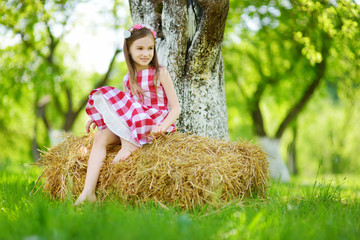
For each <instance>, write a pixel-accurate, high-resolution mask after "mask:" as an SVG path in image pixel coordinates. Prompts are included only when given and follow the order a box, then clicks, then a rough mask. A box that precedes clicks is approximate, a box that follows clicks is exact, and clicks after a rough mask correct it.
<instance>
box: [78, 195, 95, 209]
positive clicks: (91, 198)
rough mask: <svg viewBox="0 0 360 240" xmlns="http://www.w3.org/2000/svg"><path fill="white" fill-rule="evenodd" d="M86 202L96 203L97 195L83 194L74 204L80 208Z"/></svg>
mask: <svg viewBox="0 0 360 240" xmlns="http://www.w3.org/2000/svg"><path fill="white" fill-rule="evenodd" d="M84 202H91V203H96V195H95V193H93V194H87V193H81V194H80V196H79V197H78V199H77V200H76V202H75V203H74V205H75V206H79V205H81V204H82V203H84Z"/></svg>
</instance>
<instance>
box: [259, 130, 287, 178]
mask: <svg viewBox="0 0 360 240" xmlns="http://www.w3.org/2000/svg"><path fill="white" fill-rule="evenodd" d="M280 141H281V139H280V138H269V137H259V142H260V144H261V146H262V148H263V149H264V151H265V152H266V153H267V155H268V160H269V170H270V176H271V177H272V178H273V179H278V180H280V181H281V182H289V181H290V174H289V170H288V168H287V167H286V165H285V163H284V160H283V158H282V156H281V153H280Z"/></svg>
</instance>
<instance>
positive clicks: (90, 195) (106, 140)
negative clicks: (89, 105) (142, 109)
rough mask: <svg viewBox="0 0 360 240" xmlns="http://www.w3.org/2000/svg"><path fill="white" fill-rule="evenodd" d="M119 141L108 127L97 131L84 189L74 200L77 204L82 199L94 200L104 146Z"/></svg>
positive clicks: (103, 156)
mask: <svg viewBox="0 0 360 240" xmlns="http://www.w3.org/2000/svg"><path fill="white" fill-rule="evenodd" d="M118 142H120V138H119V137H118V136H116V135H115V134H114V133H112V132H111V131H110V130H109V129H104V130H101V131H98V132H97V133H96V134H95V137H94V143H93V146H92V149H91V153H90V158H89V162H88V167H87V172H86V179H85V185H84V189H83V190H82V192H81V194H80V196H79V197H78V199H77V200H76V202H75V205H79V204H81V203H82V202H84V201H89V202H96V195H95V187H96V183H97V181H98V178H99V174H100V169H101V166H102V165H103V162H104V159H105V157H106V147H107V146H108V145H109V144H114V143H118Z"/></svg>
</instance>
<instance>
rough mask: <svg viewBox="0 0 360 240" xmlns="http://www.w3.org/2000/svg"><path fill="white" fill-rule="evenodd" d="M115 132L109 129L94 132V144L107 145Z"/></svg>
mask: <svg viewBox="0 0 360 240" xmlns="http://www.w3.org/2000/svg"><path fill="white" fill-rule="evenodd" d="M114 138H115V134H113V133H112V132H111V131H110V130H109V129H104V130H100V131H98V132H96V133H95V136H94V144H96V145H102V146H105V147H106V146H107V145H109V144H111V143H113V142H114Z"/></svg>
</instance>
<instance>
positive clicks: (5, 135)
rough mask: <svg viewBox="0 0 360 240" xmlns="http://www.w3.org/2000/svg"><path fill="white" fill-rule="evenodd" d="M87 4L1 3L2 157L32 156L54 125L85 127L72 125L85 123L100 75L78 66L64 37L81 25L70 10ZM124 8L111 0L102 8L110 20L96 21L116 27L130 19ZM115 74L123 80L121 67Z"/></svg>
mask: <svg viewBox="0 0 360 240" xmlns="http://www.w3.org/2000/svg"><path fill="white" fill-rule="evenodd" d="M87 2H89V1H88V0H85V1H83V0H80V1H79V0H63V1H55V0H51V1H41V0H35V1H28V0H25V1H1V2H0V16H1V18H0V33H1V41H0V70H1V71H0V94H1V95H2V96H3V97H1V98H0V124H1V126H2V127H1V128H0V138H1V143H3V146H5V147H4V152H5V154H4V155H2V156H1V157H0V160H1V161H20V162H29V161H31V158H32V157H34V158H36V154H35V153H36V149H37V148H43V146H49V145H50V138H49V132H50V131H51V130H52V129H65V130H67V131H70V130H74V131H83V128H84V126H81V129H82V130H77V129H75V128H73V126H74V125H84V124H78V123H76V120H77V119H80V120H82V121H83V122H84V120H83V119H84V115H85V113H84V105H83V102H84V99H85V100H86V99H87V95H88V93H89V92H90V91H91V89H93V88H94V87H95V85H96V84H97V83H98V82H100V81H101V80H102V79H103V78H104V76H103V74H98V73H96V72H85V71H84V70H82V69H81V68H80V64H79V63H77V62H76V57H77V54H78V49H77V48H76V47H74V46H72V45H69V44H68V43H67V42H66V41H65V40H64V39H65V37H66V36H67V34H69V32H71V31H73V29H74V28H75V26H77V25H80V24H81V22H79V21H78V18H79V16H77V15H75V14H74V12H75V10H76V9H77V8H78V7H79V6H81V4H86V3H87ZM122 8H123V3H122V2H120V1H114V3H113V6H112V8H110V9H111V10H108V11H103V12H101V14H102V15H103V16H105V17H106V19H107V22H111V24H108V25H106V24H105V23H104V22H106V21H104V20H103V19H101V21H99V22H101V23H99V25H101V27H102V28H105V27H107V28H112V29H119V27H121V25H123V24H125V23H127V21H128V16H127V15H126V14H122V13H121V10H122ZM100 11H102V10H101V9H99V12H100ZM109 19H110V20H111V19H113V20H114V21H110V20H109ZM92 27H93V28H94V29H95V28H96V26H92ZM89 31H91V29H89ZM109 63H110V62H109ZM113 66H114V67H113V69H114V68H115V67H116V61H115V64H114V65H113ZM117 72H118V73H117V76H116V77H118V76H119V75H121V77H120V78H119V79H118V81H119V82H122V81H121V80H122V76H123V75H124V71H122V69H121V73H119V69H117ZM113 77H115V74H112V75H111V74H110V76H109V79H110V80H111V79H113Z"/></svg>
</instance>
